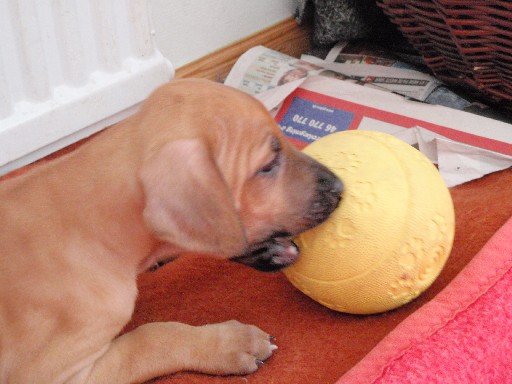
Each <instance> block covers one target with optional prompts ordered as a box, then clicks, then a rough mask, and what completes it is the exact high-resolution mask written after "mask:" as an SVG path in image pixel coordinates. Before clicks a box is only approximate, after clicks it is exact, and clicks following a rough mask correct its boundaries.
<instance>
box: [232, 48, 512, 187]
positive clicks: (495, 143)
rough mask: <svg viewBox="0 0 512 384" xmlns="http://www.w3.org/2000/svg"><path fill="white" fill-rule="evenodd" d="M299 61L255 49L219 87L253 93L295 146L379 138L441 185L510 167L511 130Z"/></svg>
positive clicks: (238, 63)
mask: <svg viewBox="0 0 512 384" xmlns="http://www.w3.org/2000/svg"><path fill="white" fill-rule="evenodd" d="M306 59H307V57H302V58H301V59H296V58H292V57H289V56H286V55H283V54H281V53H278V52H275V51H272V50H270V49H267V48H264V47H256V48H253V49H251V50H249V51H248V52H246V53H245V54H244V55H242V56H241V57H240V59H239V60H238V61H237V63H236V64H235V65H234V67H233V69H232V70H231V72H230V74H229V75H228V77H227V79H226V82H225V83H226V84H227V85H230V86H233V87H236V88H239V89H242V90H243V91H245V92H247V93H250V94H252V95H256V97H258V98H259V99H260V100H261V101H262V102H263V104H265V106H266V107H267V108H268V110H270V111H271V112H272V113H273V114H274V116H275V119H276V121H277V122H278V124H279V125H280V127H281V129H282V131H283V132H284V133H285V134H286V135H287V136H288V137H289V138H290V140H291V141H293V142H294V143H295V144H296V145H297V146H298V147H299V148H301V147H304V146H305V145H307V144H308V143H310V142H313V141H315V140H317V139H318V138H320V137H323V136H325V135H328V134H331V133H334V132H340V131H344V130H348V129H365V130H375V131H381V132H386V133H389V134H392V135H394V136H396V137H399V138H400V139H402V140H404V141H406V142H408V143H409V144H411V145H415V146H417V147H418V148H419V150H420V151H422V152H423V153H424V154H425V155H426V156H428V157H429V158H430V159H431V160H432V161H433V162H434V163H436V164H437V165H438V167H439V170H440V172H441V175H442V176H443V178H444V180H445V182H446V183H447V185H448V186H454V185H458V184H461V183H464V182H467V181H470V180H473V179H475V178H479V177H481V176H483V175H485V174H488V173H491V172H495V171H498V170H501V169H505V168H508V167H511V166H512V125H509V124H506V123H503V122H500V121H496V120H492V119H488V118H485V117H481V116H478V115H474V114H470V113H466V112H462V111H459V110H456V109H452V108H446V107H443V106H439V105H429V104H425V103H420V102H416V101H413V100H408V99H405V98H404V97H403V96H400V95H397V94H393V93H391V92H390V91H389V89H385V88H382V87H375V86H374V85H373V84H368V83H364V82H361V81H358V80H355V79H354V78H353V77H356V76H352V75H350V77H349V78H346V77H345V79H343V76H341V77H340V76H332V74H331V73H329V74H328V75H327V76H326V75H325V73H324V72H325V71H326V69H325V68H324V67H322V65H321V63H320V62H319V61H316V60H313V61H314V62H313V63H309V62H308V61H306ZM350 65H353V64H350ZM366 66H367V67H368V65H366ZM327 70H328V71H333V70H332V69H327ZM351 73H354V72H351ZM382 74H383V76H387V75H389V74H390V72H389V71H388V72H382ZM407 75H409V73H407ZM361 85H364V86H361ZM395 93H397V92H395Z"/></svg>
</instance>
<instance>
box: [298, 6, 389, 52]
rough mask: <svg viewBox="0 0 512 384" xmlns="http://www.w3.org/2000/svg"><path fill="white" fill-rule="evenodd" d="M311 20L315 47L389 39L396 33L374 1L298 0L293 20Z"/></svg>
mask: <svg viewBox="0 0 512 384" xmlns="http://www.w3.org/2000/svg"><path fill="white" fill-rule="evenodd" d="M307 19H313V43H314V45H315V46H332V45H333V44H335V43H337V42H338V41H340V40H354V39H369V40H373V41H377V40H389V39H393V38H394V37H396V36H397V35H399V33H398V32H397V30H396V27H395V26H394V25H392V24H391V23H390V22H389V20H388V18H387V17H386V16H385V15H384V14H383V12H382V10H381V9H379V7H378V6H377V4H376V3H375V0H298V3H297V21H298V22H299V23H302V22H303V21H304V20H307Z"/></svg>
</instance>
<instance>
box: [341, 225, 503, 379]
mask: <svg viewBox="0 0 512 384" xmlns="http://www.w3.org/2000/svg"><path fill="white" fill-rule="evenodd" d="M355 383H364V384H368V383H374V384H391V383H396V384H404V383H415V384H421V383H425V384H427V383H428V384H432V383H443V384H451V383H464V384H465V383H500V384H501V383H512V218H511V219H509V220H508V222H507V223H506V224H505V225H504V226H503V227H502V228H501V229H500V230H499V231H498V232H497V233H496V234H495V235H494V237H493V238H491V240H489V242H488V243H487V244H486V245H485V247H484V248H483V249H482V250H481V251H480V252H479V253H478V254H477V255H476V256H475V258H474V259H473V260H472V261H471V263H470V264H468V265H467V266H466V268H464V269H463V270H462V271H461V272H460V274H459V275H458V276H457V277H456V278H455V279H454V280H453V281H452V282H451V283H450V284H449V285H448V286H447V287H446V288H445V289H444V290H443V291H442V292H441V293H440V294H439V295H438V296H437V297H436V298H435V299H433V300H432V301H431V302H429V303H428V304H425V305H424V306H423V307H422V308H421V309H419V310H418V311H416V312H415V313H414V314H412V315H411V316H410V317H408V318H407V319H406V320H405V321H403V322H402V323H401V324H400V325H399V326H398V327H397V328H396V329H395V330H393V331H392V332H391V333H390V334H389V335H388V336H387V337H386V338H385V339H383V340H382V341H381V342H380V343H379V344H378V345H377V346H376V347H375V348H374V349H373V350H372V351H371V352H370V353H369V354H368V355H367V356H366V357H365V358H364V359H363V360H361V361H360V362H359V363H358V364H357V365H356V366H354V367H353V368H352V369H351V370H350V371H348V372H347V373H346V374H345V375H343V377H342V378H341V379H340V380H339V381H338V382H337V384H355Z"/></svg>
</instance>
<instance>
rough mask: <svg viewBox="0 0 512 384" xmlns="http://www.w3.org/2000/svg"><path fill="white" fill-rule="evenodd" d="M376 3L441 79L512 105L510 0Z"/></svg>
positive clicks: (394, 0)
mask: <svg viewBox="0 0 512 384" xmlns="http://www.w3.org/2000/svg"><path fill="white" fill-rule="evenodd" d="M377 3H378V5H379V6H380V7H381V8H382V9H383V10H384V12H385V13H386V14H387V15H388V16H389V17H390V19H391V21H392V22H394V23H395V24H397V25H398V27H399V28H400V30H401V31H402V33H403V34H404V35H405V36H406V37H407V39H408V40H409V41H410V42H411V44H412V45H413V46H414V47H415V48H416V49H417V50H418V51H419V53H420V54H421V55H422V56H423V59H424V61H425V63H426V64H427V65H428V66H429V67H430V69H431V70H432V71H433V72H434V73H435V75H436V76H437V77H438V78H439V79H441V80H443V81H444V82H446V83H447V84H451V85H454V86H462V87H464V88H466V89H469V90H470V91H472V92H473V93H476V94H478V95H479V96H482V97H483V98H484V99H486V100H487V101H490V102H493V103H498V104H500V105H501V106H503V107H505V108H507V109H509V110H510V109H512V1H510V0H501V1H499V0H498V1H496V0H495V1H487V0H486V1H483V0H377Z"/></svg>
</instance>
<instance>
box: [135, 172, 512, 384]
mask: <svg viewBox="0 0 512 384" xmlns="http://www.w3.org/2000/svg"><path fill="white" fill-rule="evenodd" d="M511 191H512V170H511V169H509V170H506V171H502V172H498V173H495V174H492V175H489V176H486V177H484V178H482V179H480V180H476V181H473V182H470V183H467V184H465V185H461V186H458V187H455V188H453V189H452V196H453V200H454V204H455V209H456V227H457V230H456V236H455V243H454V247H453V251H452V254H451V256H450V258H449V260H448V262H447V265H446V266H445V268H444V270H443V272H442V273H441V275H440V276H439V278H438V279H437V280H436V282H435V283H434V284H433V286H432V287H431V288H430V289H429V290H428V291H427V292H425V293H424V294H423V295H422V296H420V297H419V298H418V299H417V300H415V301H414V302H412V303H410V304H408V305H406V306H404V307H402V308H399V309H397V310H395V311H392V312H388V313H384V314H381V315H373V316H353V315H346V314H342V313H336V312H333V311H330V310H328V309H326V308H324V307H322V306H321V305H319V304H317V303H315V302H314V301H312V300H310V299H309V298H307V297H305V296H304V295H303V294H301V293H300V292H298V291H297V290H295V289H294V288H293V287H292V286H291V285H290V284H289V283H288V281H287V280H286V278H285V277H284V276H283V275H282V274H273V275H268V274H264V273H260V272H256V271H253V270H250V269H248V268H245V267H243V266H240V265H236V264H233V263H229V262H216V261H213V260H209V259H206V258H202V257H200V256H190V257H186V258H183V259H181V260H177V261H175V262H173V263H171V264H169V265H167V266H165V267H163V268H162V269H160V270H159V271H157V272H155V273H146V274H143V275H141V276H140V278H139V287H140V295H139V299H138V302H137V306H136V310H135V313H134V316H133V321H132V323H131V324H130V325H129V326H128V329H131V328H133V327H135V326H137V325H140V324H142V323H145V322H148V321H182V322H187V323H189V324H196V325H200V324H206V323H211V322H219V321H224V320H228V319H237V320H240V321H243V322H247V323H253V324H256V325H258V326H260V327H261V328H262V329H264V330H266V331H267V332H269V333H271V334H272V335H274V336H275V337H276V338H277V344H278V346H279V349H278V350H277V351H276V352H275V354H274V356H273V357H272V358H271V359H270V360H269V361H268V362H267V363H266V364H265V366H263V367H262V368H261V369H260V371H259V372H257V373H256V374H254V375H250V376H247V377H244V378H240V377H210V376H206V375H200V374H195V373H178V374H176V375H173V376H168V377H163V378H160V379H158V380H154V381H153V382H155V383H161V384H163V383H218V384H220V383H226V384H228V383H243V382H250V383H253V384H269V383H279V384H288V383H290V384H292V383H297V382H304V383H308V384H315V383H318V384H320V383H322V384H326V383H335V382H336V381H337V380H338V379H339V378H340V377H342V376H343V375H344V374H345V373H346V372H347V371H349V370H350V369H351V368H352V367H353V366H354V365H356V363H358V362H359V361H360V360H361V359H363V358H364V356H365V355H366V354H368V353H369V352H370V351H371V350H372V349H373V348H374V347H375V346H376V345H377V344H378V343H379V342H380V341H381V340H382V339H383V338H384V337H385V336H386V335H388V334H389V333H390V332H391V331H392V330H393V329H394V328H395V327H396V326H397V325H398V324H400V323H401V322H402V321H403V320H405V319H406V318H407V317H408V316H409V315H411V314H413V313H414V312H416V311H417V310H419V309H420V308H421V307H422V306H423V305H424V304H425V303H427V302H429V301H430V300H432V299H433V298H434V297H435V296H436V295H437V294H438V293H439V292H440V291H441V290H442V289H443V288H444V287H446V286H447V285H448V284H449V283H450V281H451V280H452V279H453V278H454V277H455V276H456V275H457V274H458V273H459V272H460V271H461V270H463V268H464V267H465V266H466V264H467V263H468V262H470V261H471V259H473V257H474V256H475V255H476V254H477V253H478V252H479V251H480V249H481V248H482V247H483V246H484V245H485V243H486V242H487V241H488V240H489V239H490V238H491V237H492V236H493V235H494V234H495V232H496V231H497V230H498V229H499V228H500V227H501V226H502V225H503V224H504V223H505V222H506V221H507V220H508V219H509V218H510V217H511V216H512V194H511ZM486 255H487V254H484V256H481V258H487V257H489V256H486ZM507 256H508V257H509V258H511V257H512V255H507ZM485 263H486V261H485V260H484V264H485ZM490 263H492V261H490ZM505 284H506V283H503V284H502V285H499V284H497V285H496V286H495V289H496V290H498V291H499V290H500V289H505V288H506V286H505ZM459 285H460V286H461V288H460V289H462V290H463V291H464V290H465V289H467V290H468V292H471V290H472V289H473V288H474V287H473V286H472V283H471V282H470V281H468V282H467V283H465V280H464V279H463V280H462V283H459ZM497 294H498V296H499V295H501V293H500V292H498V293H497ZM493 297H494V296H493ZM503 298H504V299H505V296H503ZM489 299H492V298H491V296H489ZM490 302H491V301H488V303H490ZM508 303H510V301H508ZM508 305H509V307H508V308H509V309H510V304H508ZM490 309H491V312H489V313H488V314H489V316H494V312H493V311H492V306H491V308H490ZM482 310H484V309H480V308H479V307H478V308H475V311H476V312H471V313H472V317H467V319H466V320H464V321H466V323H471V324H472V322H476V323H479V321H480V320H479V319H480V318H482V320H483V322H480V325H479V327H478V328H474V329H473V330H471V329H469V330H468V332H473V331H474V332H475V333H474V334H473V337H472V339H475V346H476V347H479V346H480V347H481V349H482V350H485V348H487V347H488V346H487V344H485V343H484V341H485V334H482V335H480V333H479V332H480V331H481V329H482V326H483V328H485V325H486V323H487V322H488V320H487V319H486V318H485V317H483V316H482V314H481V313H480V312H479V311H482ZM487 310H488V309H487ZM499 311H500V309H499V308H497V309H496V315H498V312H499ZM468 316H469V312H468ZM509 320H510V319H509ZM409 329H410V328H409ZM443 331H444V332H443V333H437V335H438V337H440V338H441V339H442V338H445V339H446V340H445V341H444V342H445V343H447V344H449V345H453V346H460V345H458V344H460V343H459V341H460V340H459V339H458V337H456V332H455V334H454V333H453V332H452V331H450V330H449V329H448V328H447V329H446V330H443ZM465 336H467V334H465ZM479 341H482V344H481V345H480V344H479ZM460 347H462V346H460ZM411 351H412V350H411ZM464 351H465V350H463V351H459V352H460V353H461V354H462V353H463V352H464ZM467 352H468V353H469V354H470V355H471V353H472V350H470V349H469V348H468V349H467ZM376 353H377V354H378V353H380V352H376ZM411 353H412V352H411ZM414 353H421V351H419V350H418V352H416V350H414ZM451 353H452V354H457V353H458V352H457V350H453V351H451ZM496 353H497V354H498V353H501V352H496ZM435 355H436V354H435V353H434V354H433V355H432V357H433V358H434V357H436V356H435ZM412 356H413V357H414V356H416V357H417V356H418V355H417V354H416V355H414V354H413V355H412ZM497 357H498V356H497ZM499 357H502V356H501V355H500V356H499ZM411 359H412V358H411ZM449 359H452V360H453V356H451V355H450V357H449ZM462 359H464V362H465V363H469V360H467V359H466V358H465V357H462ZM420 360H421V359H420ZM416 363H417V362H416V360H409V359H408V360H407V361H405V360H404V364H410V365H409V366H406V365H403V366H398V365H397V366H394V365H393V366H392V367H391V366H390V370H391V368H393V369H395V371H393V372H397V375H398V377H400V380H399V381H396V382H400V383H408V382H411V383H414V382H416V381H418V382H422V381H421V380H420V379H419V378H416V377H414V378H411V380H409V379H407V377H403V376H402V374H403V370H406V369H412V368H414V369H416V368H415V366H414V364H416ZM431 363H432V364H434V363H435V364H437V365H438V368H439V369H440V370H442V369H443V366H442V364H441V363H440V362H439V361H431ZM440 364H441V365H440ZM454 364H455V363H454ZM461 364H462V365H464V364H463V363H461ZM507 364H508V360H507ZM418 368H419V367H418ZM466 368H467V369H469V370H472V369H471V366H467V367H466ZM423 369H424V368H423ZM454 369H455V368H454ZM457 369H458V368H457ZM484 373H485V372H484V371H483V372H482V374H484ZM426 375H428V372H427V373H426ZM350 377H354V376H350ZM428 378H429V376H426V379H427V381H425V382H428ZM347 380H348V381H344V382H343V383H352V382H357V381H351V379H347ZM382 380H384V378H382ZM360 382H370V381H369V380H368V381H364V380H363V381H360ZM390 382H393V381H390ZM430 382H434V381H430ZM444 382H448V383H449V382H450V381H444ZM463 382H471V381H463ZM477 382H478V380H477ZM498 382H500V381H498ZM382 383H387V381H382Z"/></svg>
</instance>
